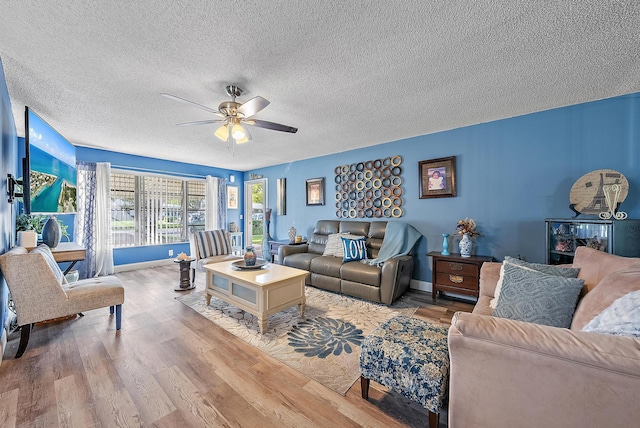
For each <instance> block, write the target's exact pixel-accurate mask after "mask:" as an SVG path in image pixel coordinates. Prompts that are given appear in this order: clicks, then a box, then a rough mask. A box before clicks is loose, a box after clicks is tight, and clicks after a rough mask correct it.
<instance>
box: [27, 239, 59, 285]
mask: <svg viewBox="0 0 640 428" xmlns="http://www.w3.org/2000/svg"><path fill="white" fill-rule="evenodd" d="M30 252H31V253H38V254H42V255H43V256H44V259H45V260H46V261H47V264H48V265H49V267H50V268H51V270H52V271H53V274H54V275H55V276H56V279H57V280H58V284H60V285H62V282H63V278H64V274H63V273H62V270H60V266H58V262H56V259H54V258H53V254H52V253H51V249H50V248H49V247H48V246H47V245H45V244H40V245H38V246H37V247H36V248H34V249H33V250H31V251H30Z"/></svg>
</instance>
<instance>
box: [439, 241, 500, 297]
mask: <svg viewBox="0 0 640 428" xmlns="http://www.w3.org/2000/svg"><path fill="white" fill-rule="evenodd" d="M427 256H429V257H431V259H432V260H433V275H432V278H431V283H432V289H431V298H432V299H433V300H434V301H435V300H436V298H437V297H438V292H440V291H449V292H452V293H458V294H465V295H468V296H473V297H475V298H478V296H479V295H480V268H481V267H482V265H483V264H484V263H485V262H491V261H493V257H491V256H471V257H461V256H460V254H450V255H448V256H443V255H442V254H441V253H440V252H439V251H431V252H430V253H428V254H427Z"/></svg>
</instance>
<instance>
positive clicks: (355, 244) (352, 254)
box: [342, 237, 367, 262]
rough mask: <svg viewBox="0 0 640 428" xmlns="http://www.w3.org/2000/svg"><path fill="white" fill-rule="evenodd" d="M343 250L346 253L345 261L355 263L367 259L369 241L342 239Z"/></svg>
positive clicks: (363, 239)
mask: <svg viewBox="0 0 640 428" xmlns="http://www.w3.org/2000/svg"><path fill="white" fill-rule="evenodd" d="M342 249H343V251H344V257H343V259H342V260H343V261H345V262H353V261H356V260H364V259H366V258H367V240H366V239H365V238H361V239H348V238H344V237H343V238H342Z"/></svg>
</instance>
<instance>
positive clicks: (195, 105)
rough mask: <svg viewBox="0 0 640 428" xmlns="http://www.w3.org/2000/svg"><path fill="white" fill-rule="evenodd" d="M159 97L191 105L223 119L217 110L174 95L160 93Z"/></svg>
mask: <svg viewBox="0 0 640 428" xmlns="http://www.w3.org/2000/svg"><path fill="white" fill-rule="evenodd" d="M160 95H162V96H163V97H166V98H169V99H170V100H174V101H178V102H181V103H185V104H189V105H192V106H193V107H197V108H199V109H202V110H205V111H208V112H209V113H213V114H217V115H218V116H220V117H224V115H223V114H222V113H220V112H219V111H218V110H214V109H212V108H209V107H207V106H203V105H202V104H198V103H194V102H193V101H189V100H185V99H184V98H180V97H176V96H175V95H171V94H165V93H164V92H162V93H161V94H160Z"/></svg>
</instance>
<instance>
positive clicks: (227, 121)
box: [160, 85, 298, 147]
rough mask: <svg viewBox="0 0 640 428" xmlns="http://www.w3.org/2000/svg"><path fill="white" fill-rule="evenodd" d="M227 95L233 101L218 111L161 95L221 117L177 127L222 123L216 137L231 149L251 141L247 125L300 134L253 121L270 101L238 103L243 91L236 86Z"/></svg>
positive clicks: (220, 106)
mask: <svg viewBox="0 0 640 428" xmlns="http://www.w3.org/2000/svg"><path fill="white" fill-rule="evenodd" d="M225 90H226V92H227V95H229V96H230V97H231V101H223V102H222V103H220V105H219V106H218V110H214V109H212V108H209V107H206V106H203V105H201V104H198V103H194V102H193V101H189V100H185V99H184V98H180V97H177V96H175V95H171V94H166V93H161V94H160V95H162V96H164V97H167V98H169V99H172V100H175V101H179V102H181V103H185V104H189V105H191V106H194V107H197V108H199V109H202V110H205V111H208V112H209V113H213V114H215V115H216V116H219V117H220V119H209V120H198V121H195V122H185V123H178V124H177V126H193V125H209V124H212V123H220V124H221V126H220V127H219V128H218V129H217V130H216V132H215V136H216V137H218V138H219V139H221V140H222V141H226V142H227V144H228V145H229V146H230V147H231V143H233V142H235V143H236V144H242V143H246V142H247V141H249V140H251V139H252V138H251V134H250V133H249V129H248V128H247V127H246V126H245V125H252V126H257V127H258V128H265V129H271V130H274V131H282V132H291V133H296V132H298V128H294V127H292V126H287V125H281V124H279V123H274V122H268V121H266V120H259V119H253V115H255V114H256V113H258V112H259V111H261V110H262V109H264V108H265V107H266V106H268V105H269V101H267V100H266V99H264V98H262V97H260V96H257V97H253V98H251V99H250V100H249V101H247V102H245V103H239V102H236V98H237V97H239V96H240V95H241V94H242V89H241V88H240V87H238V86H236V85H227V86H226V87H225Z"/></svg>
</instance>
